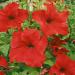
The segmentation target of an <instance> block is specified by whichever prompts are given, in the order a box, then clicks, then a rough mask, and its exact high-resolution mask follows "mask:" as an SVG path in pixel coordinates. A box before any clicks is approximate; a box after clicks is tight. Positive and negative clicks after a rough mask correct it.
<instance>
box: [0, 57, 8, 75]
mask: <svg viewBox="0 0 75 75" xmlns="http://www.w3.org/2000/svg"><path fill="white" fill-rule="evenodd" d="M0 67H4V68H7V67H8V63H7V61H6V59H5V58H4V57H3V56H0ZM0 75H5V73H4V72H3V71H0Z"/></svg>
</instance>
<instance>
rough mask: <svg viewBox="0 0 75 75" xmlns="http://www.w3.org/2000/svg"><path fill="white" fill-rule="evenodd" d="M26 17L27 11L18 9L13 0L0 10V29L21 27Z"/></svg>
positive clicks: (2, 30)
mask: <svg viewBox="0 0 75 75" xmlns="http://www.w3.org/2000/svg"><path fill="white" fill-rule="evenodd" d="M27 17H28V11H27V10H24V9H19V4H17V3H15V2H13V3H10V4H8V5H7V6H6V7H5V8H4V9H2V10H0V31H1V32H4V31H7V29H8V28H19V29H20V28H21V23H23V22H24V21H25V20H26V19H27Z"/></svg>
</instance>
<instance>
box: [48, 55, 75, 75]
mask: <svg viewBox="0 0 75 75" xmlns="http://www.w3.org/2000/svg"><path fill="white" fill-rule="evenodd" d="M49 75H75V61H73V60H71V59H70V58H69V57H68V56H66V55H64V54H60V55H58V56H57V58H56V63H55V65H53V66H52V68H51V69H50V71H49Z"/></svg>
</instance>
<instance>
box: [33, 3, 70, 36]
mask: <svg viewBox="0 0 75 75" xmlns="http://www.w3.org/2000/svg"><path fill="white" fill-rule="evenodd" d="M45 5H46V6H47V10H37V11H34V12H33V13H32V16H33V19H34V20H35V21H36V22H38V23H39V24H40V26H41V29H42V31H43V33H44V34H45V35H46V36H47V37H49V36H51V35H54V34H61V35H67V34H68V25H67V23H66V21H67V18H68V14H69V13H68V11H65V10H64V11H63V12H58V11H57V9H56V8H55V6H54V5H53V3H51V4H45Z"/></svg>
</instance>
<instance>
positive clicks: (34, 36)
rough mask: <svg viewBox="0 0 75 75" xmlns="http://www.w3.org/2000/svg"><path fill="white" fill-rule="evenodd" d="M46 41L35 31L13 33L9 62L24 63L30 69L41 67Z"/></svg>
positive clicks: (26, 30)
mask: <svg viewBox="0 0 75 75" xmlns="http://www.w3.org/2000/svg"><path fill="white" fill-rule="evenodd" d="M46 46H47V40H46V38H45V36H40V32H39V31H38V30H36V29H25V30H24V31H23V32H22V31H19V32H15V33H14V34H13V38H12V41H11V49H10V53H9V58H10V61H11V62H14V61H17V62H21V63H25V64H26V65H28V66H31V67H41V66H42V64H43V63H44V60H45V54H44V52H45V49H46Z"/></svg>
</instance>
